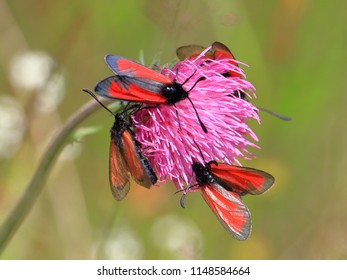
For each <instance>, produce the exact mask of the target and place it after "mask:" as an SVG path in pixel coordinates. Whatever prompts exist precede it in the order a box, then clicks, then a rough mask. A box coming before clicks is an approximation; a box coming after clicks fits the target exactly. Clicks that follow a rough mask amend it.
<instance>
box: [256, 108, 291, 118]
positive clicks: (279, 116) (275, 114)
mask: <svg viewBox="0 0 347 280" xmlns="http://www.w3.org/2000/svg"><path fill="white" fill-rule="evenodd" d="M257 108H258V109H259V110H260V111H263V112H266V113H268V114H270V115H272V116H274V117H276V118H279V119H280V120H283V121H291V120H292V118H291V117H287V116H283V115H281V114H278V113H275V112H273V111H271V110H269V109H265V108H262V107H257Z"/></svg>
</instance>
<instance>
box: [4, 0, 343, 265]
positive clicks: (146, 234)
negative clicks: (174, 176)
mask: <svg viewBox="0 0 347 280" xmlns="http://www.w3.org/2000/svg"><path fill="white" fill-rule="evenodd" d="M346 9H347V3H346V2H345V1H335V2H334V3H333V4H332V3H330V2H329V1H323V0H317V1H308V0H280V1H275V0H270V1H256V0H246V1H245V0H230V1H225V0H224V1H223V0H216V1H207V0H203V1H201V0H188V1H186V0H184V1H183V0H181V1H180V0H165V1H162V0H147V1H136V0H128V1H106V0H101V1H40V0H27V1H18V0H11V1H1V2H0V26H1V28H0V41H1V45H0V220H1V221H3V220H4V219H5V217H6V215H7V214H8V213H9V211H10V210H11V209H12V207H13V206H14V205H15V203H16V202H17V200H18V198H19V197H20V196H21V194H22V193H23V191H24V188H25V185H26V183H27V182H28V180H29V179H30V177H31V175H32V174H33V172H34V170H35V167H36V166H37V163H38V161H39V159H40V157H41V155H42V153H43V152H44V150H45V147H46V146H47V142H48V141H49V139H50V137H51V135H52V134H53V133H54V131H55V130H56V128H58V127H60V126H62V125H63V124H64V121H65V120H66V119H67V118H68V117H69V116H70V115H71V114H72V113H73V112H74V111H76V110H77V109H78V108H79V107H80V106H81V105H82V104H84V103H85V102H86V101H88V100H89V99H90V97H89V96H87V95H86V94H85V93H83V92H82V91H81V89H82V88H83V87H89V88H92V87H93V85H94V84H95V83H96V82H97V81H98V80H100V79H101V78H104V77H106V76H107V75H110V74H111V72H110V71H109V69H108V68H107V67H106V65H105V64H104V61H103V56H104V55H105V54H108V53H114V54H118V55H122V56H125V57H129V58H132V59H138V58H139V55H140V51H141V50H143V53H144V57H145V62H146V63H147V64H149V63H150V62H151V61H152V59H153V57H154V56H156V55H157V54H158V53H161V63H166V62H170V61H172V59H174V58H175V49H176V48H177V47H178V46H181V45H185V44H200V45H205V46H207V45H209V44H210V43H212V42H214V41H221V42H223V43H224V44H226V45H227V46H229V48H230V49H231V50H232V51H233V53H234V55H235V56H236V57H237V59H239V60H240V61H243V62H246V63H247V64H249V65H250V68H246V69H245V70H246V73H247V75H248V79H249V80H250V81H251V82H252V83H253V84H254V85H255V86H256V88H257V92H256V93H257V96H258V99H256V100H254V103H255V104H256V105H258V106H260V107H265V108H269V109H271V110H274V111H276V112H279V113H282V114H285V115H290V116H291V117H293V121H291V122H284V121H280V120H278V119H276V118H274V117H272V116H270V115H267V114H266V113H261V118H262V124H261V125H260V126H258V125H257V124H256V123H254V124H252V125H253V128H254V129H255V131H256V132H257V134H258V136H259V138H260V146H261V147H262V149H261V150H255V151H254V153H255V154H256V155H257V159H255V160H253V161H250V162H243V164H244V165H247V166H252V167H255V168H259V169H263V170H266V171H268V172H269V173H271V174H273V175H274V176H275V177H276V180H277V181H276V185H275V186H274V187H273V189H271V190H270V191H269V192H267V193H266V194H264V195H262V196H259V197H251V196H249V197H246V198H245V202H246V204H247V205H248V206H249V208H250V210H251V213H252V220H253V231H252V234H251V236H250V238H249V240H247V241H244V242H239V241H237V240H234V239H233V238H232V237H230V236H229V235H228V234H227V233H226V232H225V230H224V229H223V228H222V226H221V225H220V224H219V223H218V221H217V219H216V218H215V216H214V215H213V213H212V212H211V211H210V209H209V208H208V207H207V205H206V204H205V202H204V201H203V199H202V198H201V196H200V194H199V193H198V192H197V193H193V194H189V195H188V196H187V198H186V202H185V204H186V208H185V209H182V208H181V207H180V205H179V199H180V196H181V195H180V194H175V191H176V189H175V188H174V186H173V185H172V184H170V183H168V184H165V185H161V186H160V187H153V188H152V189H151V190H146V189H144V188H142V187H139V186H135V185H133V186H132V188H131V192H130V193H129V195H128V197H127V198H126V199H125V200H124V201H122V202H116V201H115V200H114V199H113V198H112V195H111V192H110V190H109V187H108V147H109V128H110V127H111V125H112V121H113V118H112V116H111V117H110V115H109V114H108V113H107V112H106V111H105V110H100V111H99V112H98V113H97V114H95V115H94V116H92V117H91V118H89V119H88V120H86V121H85V127H99V126H101V127H103V129H102V130H101V131H97V132H95V133H93V134H90V135H88V136H86V137H84V138H82V139H81V140H79V141H77V142H74V143H70V144H69V145H68V146H67V147H66V149H65V150H64V152H63V154H62V155H61V157H60V158H59V161H58V162H57V164H56V165H55V168H54V170H53V172H52V173H51V174H50V176H49V180H48V181H47V183H46V186H45V189H44V192H43V193H42V194H41V195H40V197H39V199H38V202H37V204H36V205H35V206H34V208H33V209H32V211H31V212H30V214H29V215H28V218H27V219H26V220H25V222H24V223H23V224H22V226H21V227H20V228H19V230H18V231H17V233H16V235H15V236H14V237H13V239H12V241H11V242H10V244H9V246H8V247H7V249H6V250H5V252H4V254H3V255H2V258H4V259H105V258H106V259H186V258H188V259H346V258H347V235H346V232H347V211H346V203H347V172H346V170H347V145H346V143H347V132H346V129H345V128H344V126H345V124H344V121H345V119H346V118H347V110H346V105H347V102H346V101H347V97H346V96H347V94H346V91H347V79H346V70H345V64H346V61H347V52H346V49H347V37H346V34H347V17H346V16H345V11H346Z"/></svg>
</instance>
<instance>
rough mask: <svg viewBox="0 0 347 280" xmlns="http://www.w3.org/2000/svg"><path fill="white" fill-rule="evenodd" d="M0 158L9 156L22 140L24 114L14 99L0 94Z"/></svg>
mask: <svg viewBox="0 0 347 280" xmlns="http://www.w3.org/2000/svg"><path fill="white" fill-rule="evenodd" d="M0 108H1V110H0V158H10V157H11V156H12V155H13V154H14V153H15V152H16V151H17V149H18V147H19V146H20V144H21V142H22V137H23V133H24V130H25V119H24V114H23V112H22V110H21V108H20V107H19V104H18V103H17V102H16V100H15V99H13V98H11V97H9V96H0Z"/></svg>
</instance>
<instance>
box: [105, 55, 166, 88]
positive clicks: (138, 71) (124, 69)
mask: <svg viewBox="0 0 347 280" xmlns="http://www.w3.org/2000/svg"><path fill="white" fill-rule="evenodd" d="M105 61H106V63H107V65H108V66H109V67H110V68H111V70H112V71H113V72H115V73H116V74H117V75H119V76H127V77H136V78H143V79H149V80H153V81H156V82H158V83H162V84H171V83H172V80H171V79H170V78H168V77H167V76H165V75H163V74H161V73H158V72H156V71H154V70H152V69H150V68H148V67H146V66H144V65H142V64H139V63H137V62H135V61H132V60H130V59H127V58H124V57H121V56H117V55H107V56H106V57H105Z"/></svg>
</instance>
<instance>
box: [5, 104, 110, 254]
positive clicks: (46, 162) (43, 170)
mask: <svg viewBox="0 0 347 280" xmlns="http://www.w3.org/2000/svg"><path fill="white" fill-rule="evenodd" d="M106 103H107V102H106ZM99 108H100V106H99V104H98V103H96V102H95V100H91V101H89V102H88V103H86V104H85V105H84V106H83V107H82V108H81V109H80V110H79V111H77V112H76V113H75V114H74V115H72V116H71V117H70V119H69V120H68V121H67V122H66V124H65V125H64V126H63V127H62V128H61V129H60V131H59V132H58V133H57V134H56V136H55V137H54V138H53V140H52V142H51V144H50V146H49V147H48V149H47V151H46V152H45V154H44V155H43V157H42V159H41V161H40V163H39V166H38V168H37V169H36V172H35V173H34V175H33V177H32V178H31V181H30V182H29V183H28V185H27V187H26V190H25V192H24V194H23V195H22V197H21V198H20V199H19V201H18V203H17V204H16V205H15V207H14V208H13V210H12V211H11V212H10V214H9V215H8V217H7V218H6V220H5V221H4V223H3V224H2V225H1V227H0V254H1V253H2V252H3V251H4V249H5V248H6V245H7V244H8V242H9V241H10V240H11V238H12V236H13V235H14V234H15V232H16V230H17V229H18V228H19V226H20V225H21V223H22V222H23V221H24V219H25V217H26V215H27V214H28V213H29V211H30V209H31V208H32V206H33V205H34V203H35V201H36V199H37V198H38V196H39V194H40V192H41V191H42V189H43V187H44V182H45V180H46V178H47V176H48V174H49V171H50V170H51V168H52V166H53V164H54V162H55V159H56V158H57V156H58V154H59V152H60V151H61V150H62V148H63V146H64V144H65V141H66V139H67V138H68V136H69V135H70V134H71V133H72V131H73V130H74V129H75V128H76V127H77V126H78V125H79V124H80V123H81V122H82V121H83V120H85V119H86V118H87V117H88V116H90V115H91V114H92V113H93V112H95V111H96V110H97V109H99Z"/></svg>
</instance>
